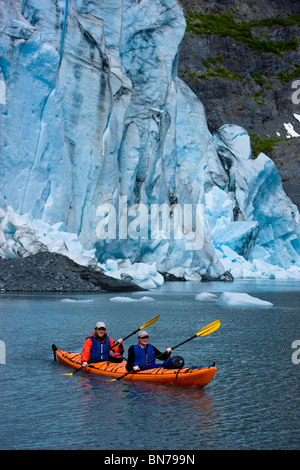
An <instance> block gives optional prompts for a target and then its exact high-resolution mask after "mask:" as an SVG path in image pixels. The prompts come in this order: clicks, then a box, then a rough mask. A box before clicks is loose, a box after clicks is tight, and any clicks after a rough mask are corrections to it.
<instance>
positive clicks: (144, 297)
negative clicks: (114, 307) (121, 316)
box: [109, 295, 154, 303]
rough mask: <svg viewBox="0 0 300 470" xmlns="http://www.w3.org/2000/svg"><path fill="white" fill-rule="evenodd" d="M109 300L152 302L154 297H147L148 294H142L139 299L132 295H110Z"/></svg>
mask: <svg viewBox="0 0 300 470" xmlns="http://www.w3.org/2000/svg"><path fill="white" fill-rule="evenodd" d="M109 300H110V301H111V302H120V303H122V302H125V303H127V302H152V301H154V299H152V297H148V296H146V295H145V296H143V297H141V298H140V299H133V298H132V297H112V298H111V299H109Z"/></svg>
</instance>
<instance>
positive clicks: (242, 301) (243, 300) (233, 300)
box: [217, 292, 273, 307]
mask: <svg viewBox="0 0 300 470" xmlns="http://www.w3.org/2000/svg"><path fill="white" fill-rule="evenodd" d="M217 305H220V306H223V307H271V306H272V305H273V304H272V303H271V302H268V301H266V300H261V299H258V298H257V297H252V296H251V295H249V294H245V293H237V292H223V293H222V294H221V296H220V298H219V299H218V300H217Z"/></svg>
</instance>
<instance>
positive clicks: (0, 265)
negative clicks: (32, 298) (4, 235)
mask: <svg viewBox="0 0 300 470" xmlns="http://www.w3.org/2000/svg"><path fill="white" fill-rule="evenodd" d="M0 290H1V291H2V292H96V293H97V292H98V293H101V292H135V291H144V290H145V289H143V288H141V287H139V286H137V285H136V284H134V283H133V282H131V281H130V279H124V280H119V279H114V278H112V277H109V276H106V275H105V274H104V273H103V272H102V271H101V270H97V269H93V268H91V267H85V266H81V265H79V264H77V263H75V262H74V261H73V260H71V259H70V258H68V257H66V256H64V255H61V254H58V253H50V252H40V253H37V254H35V255H31V256H27V257H24V258H9V259H7V258H3V259H0Z"/></svg>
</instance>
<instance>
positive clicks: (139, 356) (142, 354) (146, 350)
mask: <svg viewBox="0 0 300 470" xmlns="http://www.w3.org/2000/svg"><path fill="white" fill-rule="evenodd" d="M148 339H149V335H148V333H147V331H146V330H142V331H139V333H138V344H135V345H132V346H130V348H129V349H128V360H127V364H126V369H127V370H128V371H129V370H135V371H138V370H146V369H153V368H155V367H161V366H162V364H156V363H155V360H154V358H155V357H157V356H160V357H159V359H161V360H162V361H165V360H167V359H169V357H170V354H171V351H172V349H171V348H167V349H166V352H165V353H161V352H160V351H159V350H158V349H156V348H155V347H154V346H152V344H148ZM151 359H153V361H151ZM147 361H151V362H150V363H149V364H147V365H144V366H143V367H140V366H142V364H145V362H147Z"/></svg>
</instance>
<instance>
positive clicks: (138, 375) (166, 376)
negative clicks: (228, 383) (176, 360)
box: [52, 345, 217, 388]
mask: <svg viewBox="0 0 300 470" xmlns="http://www.w3.org/2000/svg"><path fill="white" fill-rule="evenodd" d="M54 346H55V345H53V346H52V348H53V351H54V354H55V357H56V358H57V360H58V362H59V363H60V364H62V365H65V366H68V367H72V368H73V369H79V368H81V367H82V364H81V354H79V353H75V352H68V351H63V350H61V349H57V348H56V347H55V349H54ZM83 371H84V372H88V373H92V374H98V375H104V376H108V377H113V378H115V379H117V380H118V378H121V376H123V375H124V374H126V373H127V372H128V371H127V369H126V361H125V360H123V362H119V363H115V362H108V361H102V362H95V363H91V364H88V366H87V367H85V368H84V369H83ZM216 371H217V368H216V367H215V365H214V364H213V365H211V366H208V367H183V368H181V369H167V368H164V367H163V366H161V367H155V368H151V369H146V370H142V371H139V372H134V373H129V374H128V375H126V376H125V377H123V380H133V381H144V382H155V383H160V384H165V385H167V384H170V385H179V386H192V387H197V388H203V387H205V386H206V385H207V384H209V382H210V381H211V380H212V379H213V377H214V375H215V373H216Z"/></svg>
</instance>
